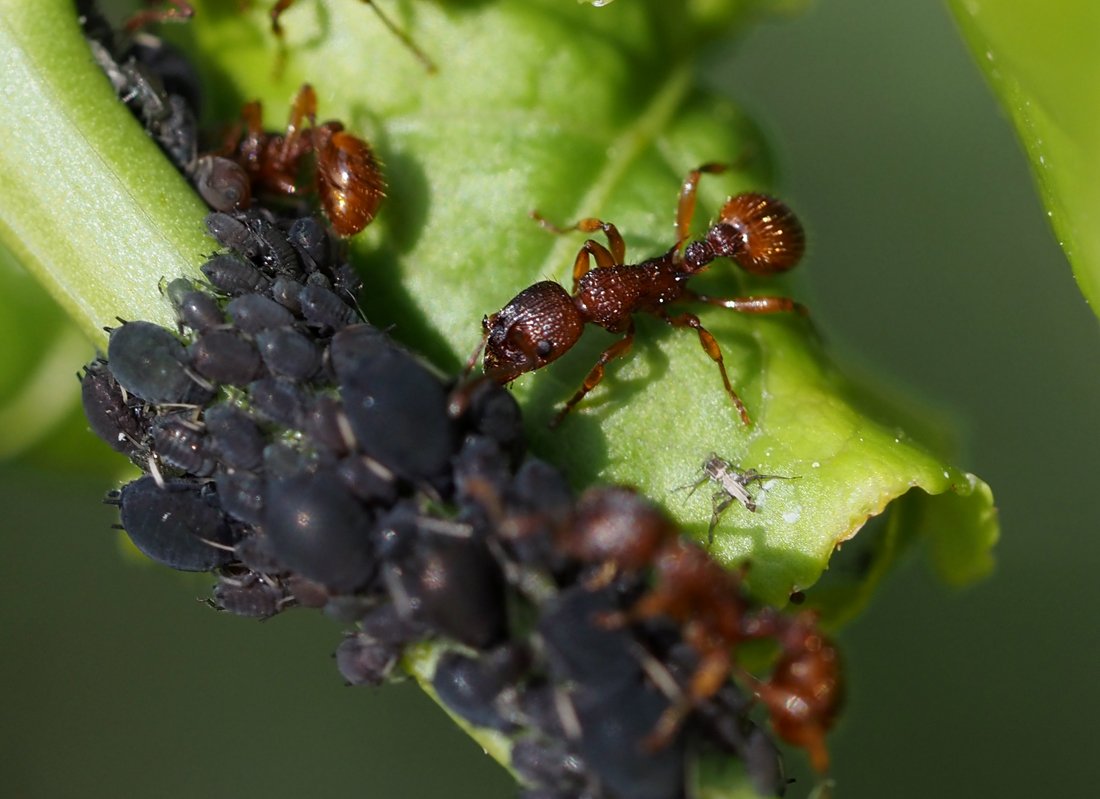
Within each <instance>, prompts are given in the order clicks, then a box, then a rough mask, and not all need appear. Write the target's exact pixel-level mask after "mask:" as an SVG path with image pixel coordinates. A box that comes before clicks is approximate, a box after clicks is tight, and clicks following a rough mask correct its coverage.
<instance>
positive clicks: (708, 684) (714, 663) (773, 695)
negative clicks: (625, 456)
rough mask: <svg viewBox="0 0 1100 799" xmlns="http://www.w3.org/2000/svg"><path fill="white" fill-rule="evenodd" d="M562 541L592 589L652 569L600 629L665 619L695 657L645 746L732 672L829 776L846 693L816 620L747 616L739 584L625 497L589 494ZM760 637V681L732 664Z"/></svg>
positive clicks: (618, 491)
mask: <svg viewBox="0 0 1100 799" xmlns="http://www.w3.org/2000/svg"><path fill="white" fill-rule="evenodd" d="M558 538H559V543H560V544H561V545H562V547H563V548H564V549H565V550H566V551H567V552H568V553H569V554H570V555H571V556H573V557H575V558H577V559H578V560H580V561H582V562H585V563H592V564H599V565H601V566H602V569H601V570H600V571H599V572H598V573H597V578H596V579H597V580H600V581H604V582H606V581H609V580H611V579H613V578H614V577H615V575H616V574H617V573H619V572H638V571H640V570H643V569H650V570H651V587H650V588H649V590H648V591H646V592H645V593H644V594H642V596H641V597H639V598H638V600H637V601H636V602H635V604H634V605H633V606H632V607H630V608H629V609H628V610H627V611H625V612H624V613H622V614H620V615H618V616H617V617H613V618H609V619H606V620H605V623H608V624H611V625H618V624H624V623H628V622H631V621H640V620H643V619H649V618H654V617H665V618H668V619H671V620H673V621H675V622H676V623H677V624H679V625H680V626H681V629H682V635H683V639H684V641H685V642H687V644H688V645H690V646H691V647H692V648H693V649H694V650H695V652H696V654H697V655H698V656H699V664H698V666H697V667H696V669H695V672H694V674H692V675H691V679H690V681H689V682H688V685H687V688H686V692H685V695H684V696H683V697H681V699H680V701H679V702H677V703H675V704H673V705H672V707H670V708H669V710H668V711H666V712H665V714H664V715H662V716H661V718H660V719H659V720H658V721H657V724H656V726H655V728H654V730H653V732H652V733H651V734H650V736H649V739H648V745H649V746H651V747H653V748H660V747H661V746H664V745H666V744H668V743H669V742H670V741H671V740H672V738H673V736H674V735H675V734H676V731H677V730H678V729H679V727H680V725H681V724H682V722H683V720H684V718H685V717H686V716H687V714H688V713H689V712H691V710H692V708H693V707H695V706H697V705H699V704H701V703H703V702H705V701H706V700H708V699H710V698H711V697H713V696H714V695H715V694H717V693H718V691H719V690H720V689H721V687H722V685H723V684H724V683H725V682H726V680H727V679H729V677H730V675H731V674H732V673H734V672H737V673H738V674H739V675H741V676H742V678H743V679H745V680H746V681H747V682H748V683H749V684H750V685H752V687H753V690H754V692H755V693H756V696H757V698H759V699H760V700H761V701H762V702H763V703H764V705H765V706H766V707H767V708H768V710H769V713H770V715H771V718H772V724H773V726H774V727H775V730H776V732H777V733H778V734H779V735H780V736H781V737H782V738H783V739H784V740H786V741H788V742H790V743H792V744H795V745H796V746H801V747H804V748H805V749H807V750H808V751H809V753H810V759H811V761H812V763H813V766H814V768H815V769H816V770H817V771H818V772H820V773H825V772H826V771H827V770H828V767H829V756H828V751H827V749H826V748H825V733H826V732H827V731H828V729H829V728H830V727H831V726H832V723H833V721H834V720H835V718H836V712H837V710H838V708H839V705H840V701H841V698H842V694H843V690H842V687H843V686H842V682H841V674H840V661H839V657H838V656H837V651H836V648H835V647H834V646H833V645H832V644H831V643H830V642H829V641H828V639H826V638H825V637H824V636H823V635H822V634H821V632H820V631H819V630H818V629H817V626H816V617H815V616H814V614H813V613H802V614H800V615H799V616H797V617H794V618H791V617H788V616H784V615H782V614H780V613H778V612H777V611H775V610H772V609H769V608H762V609H760V610H757V611H750V606H749V602H748V600H747V599H746V598H745V595H744V593H743V591H742V587H741V578H740V575H738V574H736V573H732V572H730V571H728V570H726V569H725V568H724V567H723V566H721V565H720V564H719V563H717V562H716V561H715V560H714V559H712V558H711V557H710V556H709V555H708V554H707V553H706V551H705V550H703V549H702V548H700V547H699V546H696V545H695V544H694V543H692V542H690V541H687V540H685V539H684V538H683V537H682V536H681V535H680V534H679V532H678V531H677V530H676V528H675V527H674V526H673V525H672V523H671V522H670V521H668V519H667V518H666V517H665V516H664V515H663V514H661V512H660V511H658V510H657V509H656V508H655V507H653V506H651V505H649V504H648V503H646V502H644V501H643V500H642V499H641V498H640V497H639V496H638V495H637V494H636V493H635V492H633V491H631V490H630V489H627V488H595V489H590V490H589V491H588V492H586V493H585V494H584V495H583V496H582V497H581V499H580V501H579V502H578V504H577V513H576V517H575V518H574V520H573V523H572V524H569V525H566V526H565V527H563V528H562V529H561V530H560V531H559V532H558ZM763 638H772V639H775V640H777V641H778V643H779V646H780V651H781V654H780V657H779V660H778V661H777V662H776V665H775V667H774V668H773V670H772V673H771V676H770V677H769V678H768V679H767V680H758V679H757V678H755V677H753V676H752V675H750V674H747V673H745V672H743V671H742V670H741V669H740V668H737V667H736V666H735V663H734V659H733V656H734V650H735V649H736V647H737V645H738V644H740V643H741V642H742V641H747V640H758V639H763Z"/></svg>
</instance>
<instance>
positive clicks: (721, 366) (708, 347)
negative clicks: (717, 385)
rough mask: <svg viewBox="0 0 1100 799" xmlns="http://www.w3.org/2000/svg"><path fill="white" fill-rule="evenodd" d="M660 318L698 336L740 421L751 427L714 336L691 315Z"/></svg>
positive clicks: (745, 409) (697, 318)
mask: <svg viewBox="0 0 1100 799" xmlns="http://www.w3.org/2000/svg"><path fill="white" fill-rule="evenodd" d="M660 316H661V318H662V319H664V320H665V321H666V322H668V323H669V324H670V325H672V326H673V327H690V328H692V329H693V330H694V331H695V332H696V333H698V334H699V344H700V345H701V346H702V347H703V351H704V352H705V353H706V354H707V355H709V356H710V359H711V360H712V361H714V362H715V363H716V364H718V371H719V372H721V374H722V385H724V386H725V387H726V393H727V394H728V395H729V398H730V399H731V400H732V401H733V404H734V406H735V407H736V408H737V412H738V413H739V414H741V421H742V422H744V423H745V424H746V425H751V424H752V419H750V418H749V412H748V409H747V408H745V403H743V402H742V401H741V397H739V396H738V395H737V392H736V391H734V389H733V385H732V384H731V383H730V379H729V375H728V374H726V363H725V360H723V358H722V350H721V349H720V348H719V346H718V342H717V341H716V340H715V338H714V336H713V335H711V332H710V331H709V330H707V329H706V328H705V327H703V323H702V322H700V321H699V317H698V316H696V315H695V314H693V313H682V314H679V315H677V316H669V315H668V314H660Z"/></svg>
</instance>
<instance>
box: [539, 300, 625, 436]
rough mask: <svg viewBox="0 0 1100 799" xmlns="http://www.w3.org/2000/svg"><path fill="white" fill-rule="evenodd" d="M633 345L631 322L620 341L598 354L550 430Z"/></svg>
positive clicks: (552, 422)
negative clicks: (612, 363) (609, 365)
mask: <svg viewBox="0 0 1100 799" xmlns="http://www.w3.org/2000/svg"><path fill="white" fill-rule="evenodd" d="M633 343H634V322H633V320H632V321H631V322H630V324H629V325H628V326H627V328H626V335H624V336H623V337H622V338H621V339H619V340H618V341H616V342H615V343H614V344H612V345H611V346H610V347H608V348H607V349H606V350H604V351H603V352H602V353H600V358H599V360H598V361H596V365H595V366H593V367H592V369H591V371H589V373H588V376H587V377H585V378H584V383H582V384H581V387H580V388H579V389H578V390H577V393H576V394H574V395H573V396H572V397H570V398H569V401H568V402H567V403H565V407H563V408H562V409H561V410H560V411H558V413H557V415H556V416H555V417H554V418H553V419H552V420H551V422H550V427H551V428H554V427H557V426H558V425H559V424H561V423H562V420H563V419H564V418H565V415H566V414H567V413H569V411H571V410H573V406H574V405H576V404H577V403H578V402H580V401H581V400H582V399H584V395H585V394H587V393H588V392H589V391H591V390H592V389H594V388H595V387H596V386H598V385H599V384H600V381H601V380H603V376H604V367H605V366H607V364H608V363H610V362H611V361H613V360H615V359H616V358H621V357H622V356H623V355H626V353H627V352H629V351H630V347H631V345H632V344H633Z"/></svg>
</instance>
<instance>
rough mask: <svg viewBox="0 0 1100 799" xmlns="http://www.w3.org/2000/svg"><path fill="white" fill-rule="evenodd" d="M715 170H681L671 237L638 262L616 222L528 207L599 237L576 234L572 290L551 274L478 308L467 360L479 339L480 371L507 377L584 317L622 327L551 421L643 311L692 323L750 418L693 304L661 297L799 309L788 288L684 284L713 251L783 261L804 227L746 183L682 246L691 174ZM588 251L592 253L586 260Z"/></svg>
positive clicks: (759, 266) (772, 265) (754, 267)
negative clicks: (703, 289)
mask: <svg viewBox="0 0 1100 799" xmlns="http://www.w3.org/2000/svg"><path fill="white" fill-rule="evenodd" d="M724 170H725V167H724V166H723V165H720V164H704V165H703V166H701V167H699V168H698V169H695V170H692V171H691V172H690V173H689V174H688V176H687V178H686V179H685V180H684V182H683V185H682V188H681V190H680V201H679V205H678V209H677V214H676V228H677V233H678V240H677V243H676V244H675V245H674V246H673V247H672V248H671V249H669V250H668V251H667V252H665V253H663V254H662V255H659V256H657V257H655V258H650V259H648V260H646V261H642V262H641V263H637V264H628V263H626V262H625V258H626V245H625V243H624V242H623V238H622V236H621V235H620V233H619V231H618V229H617V228H616V227H615V226H614V225H613V224H611V223H609V222H604V221H602V220H600V219H595V218H588V219H582V220H581V221H580V222H578V223H577V224H575V225H573V226H571V227H569V228H558V227H555V226H553V225H551V224H549V223H548V222H546V221H545V220H542V219H541V217H538V216H537V215H535V217H536V219H538V220H539V221H540V222H541V223H542V224H543V226H544V227H546V228H548V229H550V230H552V231H554V232H557V233H561V232H565V231H568V230H579V231H581V232H584V233H593V232H595V231H597V230H600V231H603V234H604V235H605V236H606V237H607V242H608V246H607V247H605V246H604V245H602V244H600V243H599V242H596V241H594V240H592V239H589V240H588V241H586V242H585V243H584V245H583V246H582V247H581V249H580V251H579V252H578V253H577V257H576V259H575V261H574V263H573V292H572V294H571V295H570V294H569V293H568V292H566V291H565V289H564V288H562V286H560V285H559V284H557V283H554V282H552V281H542V282H540V283H536V284H534V285H533V286H530V287H528V288H526V289H524V290H523V291H522V292H520V293H519V294H518V295H517V296H516V297H515V298H514V299H513V300H512V301H511V302H509V303H508V304H507V305H505V306H504V308H503V309H501V310H500V311H499V312H497V313H495V314H493V315H492V316H488V317H486V318H485V319H484V321H483V323H482V326H483V329H484V335H483V337H482V342H481V345H480V346H479V347H478V349H477V350H476V351H475V352H474V354H473V355H472V356H471V358H470V362H469V366H470V367H472V366H473V363H474V362H475V361H476V359H477V356H478V354H480V352H481V350H482V348H484V351H485V362H484V366H485V374H486V376H487V377H488V378H489V379H491V380H494V381H496V382H498V383H502V384H506V383H510V382H511V381H513V380H515V379H516V378H517V377H519V376H520V375H522V374H524V373H526V372H531V371H534V370H536V369H540V368H542V367H543V366H546V365H547V364H548V363H550V362H552V361H554V360H557V359H558V358H559V357H561V356H562V355H564V354H565V353H566V352H567V351H568V350H569V349H570V348H571V347H572V346H573V345H574V344H576V343H577V340H578V339H579V338H580V336H581V333H582V332H583V330H584V326H585V325H586V324H594V325H598V326H599V327H602V328H604V329H605V330H608V331H610V332H612V333H621V334H623V336H622V338H621V339H619V340H618V341H616V342H615V343H613V344H612V345H611V346H610V347H608V348H607V349H605V350H604V351H603V353H602V354H601V355H600V357H599V359H598V360H597V362H596V365H595V366H594V367H592V369H591V371H589V373H588V375H587V376H586V377H585V379H584V382H583V384H582V385H581V388H580V389H579V390H578V391H577V392H576V393H575V394H574V395H573V396H572V397H571V398H570V399H569V401H568V402H566V404H565V406H564V407H563V408H562V409H561V411H560V412H559V413H558V415H557V416H556V417H555V419H554V421H553V422H552V425H551V426H553V425H556V424H557V423H559V422H560V421H561V420H562V419H563V418H564V417H565V415H566V414H567V413H568V412H569V411H570V410H572V408H573V407H574V406H575V405H576V404H577V403H578V402H580V401H581V399H583V398H584V396H585V395H586V394H587V393H588V392H589V391H591V390H592V389H593V388H595V387H596V386H597V385H598V384H599V382H600V381H601V380H602V379H603V376H604V367H605V366H606V365H607V364H608V363H609V362H610V361H612V360H614V359H615V358H619V357H622V356H624V355H625V354H626V353H627V352H628V351H629V349H630V347H631V344H632V343H633V341H634V314H637V313H647V314H651V315H653V316H656V317H658V318H659V319H663V320H664V321H666V322H668V323H669V324H670V325H672V326H673V327H690V328H692V329H693V330H695V331H696V333H697V334H698V336H699V343H700V345H701V346H702V347H703V350H704V351H705V352H706V353H707V355H708V356H710V358H711V360H713V361H714V362H715V363H716V364H717V365H718V370H719V372H720V373H721V375H722V383H723V385H724V386H725V389H726V393H727V394H728V395H729V397H730V399H731V400H732V402H733V404H734V405H735V406H736V408H737V410H738V412H739V413H740V414H741V418H742V420H743V421H744V423H745V424H751V420H750V418H749V414H748V411H747V410H746V408H745V406H744V403H743V402H742V401H741V398H740V397H739V396H738V395H737V392H736V391H734V389H733V386H732V385H731V384H730V380H729V377H728V375H727V374H726V367H725V363H724V361H723V359H722V351H721V349H720V348H719V346H718V342H717V341H715V339H714V336H712V335H711V333H710V332H709V331H708V330H707V329H706V328H705V327H703V325H702V323H701V322H700V321H699V317H697V316H696V315H695V314H692V313H680V314H673V313H670V312H669V311H668V306H669V305H670V304H671V303H673V302H676V301H678V300H694V301H696V302H703V303H708V304H710V305H717V306H720V307H722V308H729V309H730V310H734V311H739V312H741V313H751V314H770V313H780V312H788V311H803V309H802V306H800V305H798V304H797V303H796V302H794V301H793V300H791V299H790V298H788V297H782V296H759V297H731V298H722V297H710V296H707V295H703V294H697V293H696V292H693V291H691V290H690V289H688V288H687V282H688V280H689V279H691V278H692V277H694V276H695V275H697V274H699V273H700V272H702V271H703V270H704V269H706V268H707V266H709V265H710V263H711V262H712V261H714V259H716V258H719V257H725V258H730V259H732V260H733V261H734V262H736V263H737V264H738V265H739V266H741V268H743V269H745V270H746V271H748V272H751V273H753V274H757V275H770V274H775V273H778V272H783V271H786V270H787V269H790V268H791V267H793V266H795V265H796V264H797V263H798V261H799V259H800V258H801V256H802V253H803V250H804V249H805V237H804V234H803V231H802V226H801V224H800V223H799V221H798V219H797V218H796V217H795V215H794V213H793V212H792V211H791V210H790V209H789V208H788V207H787V206H786V205H784V204H783V203H782V202H780V201H779V200H776V199H774V198H771V197H768V196H766V195H763V194H755V193H746V194H738V195H736V196H734V197H731V198H730V199H729V200H727V202H726V204H725V205H724V206H723V207H722V210H721V212H720V213H719V215H718V221H717V222H716V223H715V224H714V225H712V226H711V227H710V229H709V230H708V231H707V233H706V235H705V236H704V237H703V238H702V239H700V240H697V241H693V242H692V243H690V244H688V245H687V246H686V247H685V246H684V244H685V242H686V241H687V238H688V231H689V227H690V224H691V217H692V215H693V214H694V211H695V198H696V190H697V188H698V183H699V178H700V176H701V175H702V174H704V173H717V172H722V171H724ZM592 259H595V261H596V267H595V268H594V269H593V268H592V267H591V262H592Z"/></svg>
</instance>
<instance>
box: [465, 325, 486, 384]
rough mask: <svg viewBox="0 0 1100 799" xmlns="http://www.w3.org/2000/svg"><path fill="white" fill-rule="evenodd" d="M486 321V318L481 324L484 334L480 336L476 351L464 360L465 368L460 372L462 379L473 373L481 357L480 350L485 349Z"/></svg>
mask: <svg viewBox="0 0 1100 799" xmlns="http://www.w3.org/2000/svg"><path fill="white" fill-rule="evenodd" d="M487 321H488V317H486V319H485V320H484V321H482V323H481V324H482V327H483V328H485V332H484V333H482V334H481V342H480V343H479V344H478V345H477V349H475V350H474V351H473V353H471V355H470V357H469V358H468V359H467V360H466V366H465V367H464V368H463V370H462V377H466V376H467V375H468V374H470V372H472V371H473V369H474V366H475V365H476V364H477V358H478V356H479V355H481V352H482V350H484V349H485V345H486V343H488V341H489V328H488V324H487Z"/></svg>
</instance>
